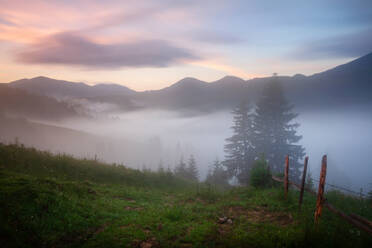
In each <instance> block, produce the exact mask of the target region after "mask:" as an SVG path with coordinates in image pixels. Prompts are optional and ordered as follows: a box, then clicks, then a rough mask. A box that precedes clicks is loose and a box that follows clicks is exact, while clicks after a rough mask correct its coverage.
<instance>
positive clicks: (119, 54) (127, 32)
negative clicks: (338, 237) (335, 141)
mask: <svg viewBox="0 0 372 248" xmlns="http://www.w3.org/2000/svg"><path fill="white" fill-rule="evenodd" d="M0 6H1V7H0V52H1V56H0V82H9V81H12V80H16V79H20V78H31V77H36V76H40V75H43V76H48V77H52V78H57V79H65V80H70V81H83V82H87V83H90V84H95V83H101V82H114V83H119V84H123V85H126V86H129V87H130V88H132V89H136V90H148V89H159V88H162V87H165V86H168V85H170V84H172V83H174V82H175V81H177V80H179V79H181V78H183V77H186V76H190V77H196V78H199V79H202V80H206V81H213V80H216V79H219V78H221V77H223V76H225V75H235V76H239V77H242V78H244V79H249V78H254V77H262V76H268V75H272V73H273V72H277V73H279V74H280V75H293V74H296V73H303V74H306V75H310V74H313V73H316V72H320V71H322V70H325V69H329V68H331V67H333V66H336V65H338V64H341V63H345V62H347V61H350V60H352V59H354V58H357V57H359V56H362V55H365V54H367V53H369V52H372V1H370V0H353V1H351V0H334V1H331V0H329V1H326V0H319V1H318V0H312V1H298V0H288V1H286V0H283V1H277V0H271V1H262V0H261V1H259V0H257V1H250V0H240V1H239V0H203V1H200V0H146V1H145V0H143V1H142V0H135V1H132V0H105V1H102V0H60V1H57V0H48V1H47V0H0Z"/></svg>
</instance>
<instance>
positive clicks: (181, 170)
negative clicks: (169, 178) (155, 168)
mask: <svg viewBox="0 0 372 248" xmlns="http://www.w3.org/2000/svg"><path fill="white" fill-rule="evenodd" d="M174 174H175V176H177V177H181V178H186V177H187V167H186V163H185V161H184V160H183V157H181V159H180V161H179V162H178V164H177V165H176V167H175V168H174Z"/></svg>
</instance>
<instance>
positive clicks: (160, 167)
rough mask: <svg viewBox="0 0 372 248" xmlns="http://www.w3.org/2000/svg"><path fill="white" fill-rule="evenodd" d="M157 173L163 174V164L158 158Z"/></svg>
mask: <svg viewBox="0 0 372 248" xmlns="http://www.w3.org/2000/svg"><path fill="white" fill-rule="evenodd" d="M158 173H161V174H164V173H165V170H164V166H163V160H160V161H159V164H158Z"/></svg>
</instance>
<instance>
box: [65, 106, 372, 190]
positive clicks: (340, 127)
mask: <svg viewBox="0 0 372 248" xmlns="http://www.w3.org/2000/svg"><path fill="white" fill-rule="evenodd" d="M297 122H298V123H300V124H301V126H300V128H299V130H298V131H299V134H300V135H302V136H303V139H302V140H301V142H300V144H301V145H303V146H304V147H305V148H306V154H307V155H308V156H310V161H309V168H310V171H311V174H312V176H313V177H314V178H315V179H316V178H318V177H319V169H320V161H321V157H322V155H324V154H327V155H328V174H327V182H329V183H333V184H337V185H342V186H346V187H350V188H353V189H354V190H357V191H359V188H360V187H363V188H364V189H365V190H367V189H370V188H371V185H370V183H371V182H372V180H371V176H370V175H371V172H372V169H371V166H370V165H369V158H368V156H369V154H370V152H371V147H372V134H371V132H370V130H371V128H372V116H371V115H370V114H366V112H364V111H363V112H358V111H355V110H354V111H351V110H350V111H339V112H308V113H304V114H301V115H299V117H298V118H297ZM58 125H61V126H64V127H68V128H72V129H76V130H81V131H84V132H87V133H90V134H94V135H96V136H98V137H100V142H98V143H97V144H96V145H95V146H94V148H92V150H91V151H90V152H89V153H88V154H90V156H91V157H94V155H97V156H98V158H100V159H102V160H104V161H107V162H115V163H124V164H126V165H127V166H130V167H133V168H139V169H142V168H144V167H146V168H151V169H153V170H156V169H157V168H158V165H159V163H160V162H161V163H162V164H163V166H164V167H168V166H170V167H171V168H174V166H175V164H177V163H178V161H179V160H180V159H181V157H183V158H184V159H185V160H187V159H188V157H189V156H190V155H191V154H192V155H194V156H195V158H196V160H197V163H198V166H199V169H200V174H201V177H202V178H203V177H204V176H205V175H206V172H207V170H208V166H210V165H211V164H212V162H213V161H214V160H215V159H216V158H218V159H220V160H223V158H224V149H223V146H224V144H225V139H226V138H227V137H229V136H230V135H231V133H232V132H231V129H230V127H231V125H232V114H231V113H230V112H228V111H221V112H214V113H210V114H202V115H201V114H199V115H185V114H182V112H170V111H155V110H147V111H134V112H127V113H115V112H112V113H111V114H110V118H108V119H107V118H97V119H95V120H77V119H75V120H69V121H66V122H63V123H58ZM76 153H79V152H78V150H77V151H76ZM330 189H331V188H330Z"/></svg>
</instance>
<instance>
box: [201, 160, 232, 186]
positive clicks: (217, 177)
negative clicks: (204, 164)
mask: <svg viewBox="0 0 372 248" xmlns="http://www.w3.org/2000/svg"><path fill="white" fill-rule="evenodd" d="M205 181H206V182H207V183H210V184H214V185H221V186H228V185H229V175H228V173H227V171H226V170H225V168H224V166H223V165H222V163H221V162H220V161H219V160H218V159H216V160H215V161H214V163H213V166H212V167H211V168H210V169H209V171H208V175H207V178H206V180H205Z"/></svg>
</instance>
